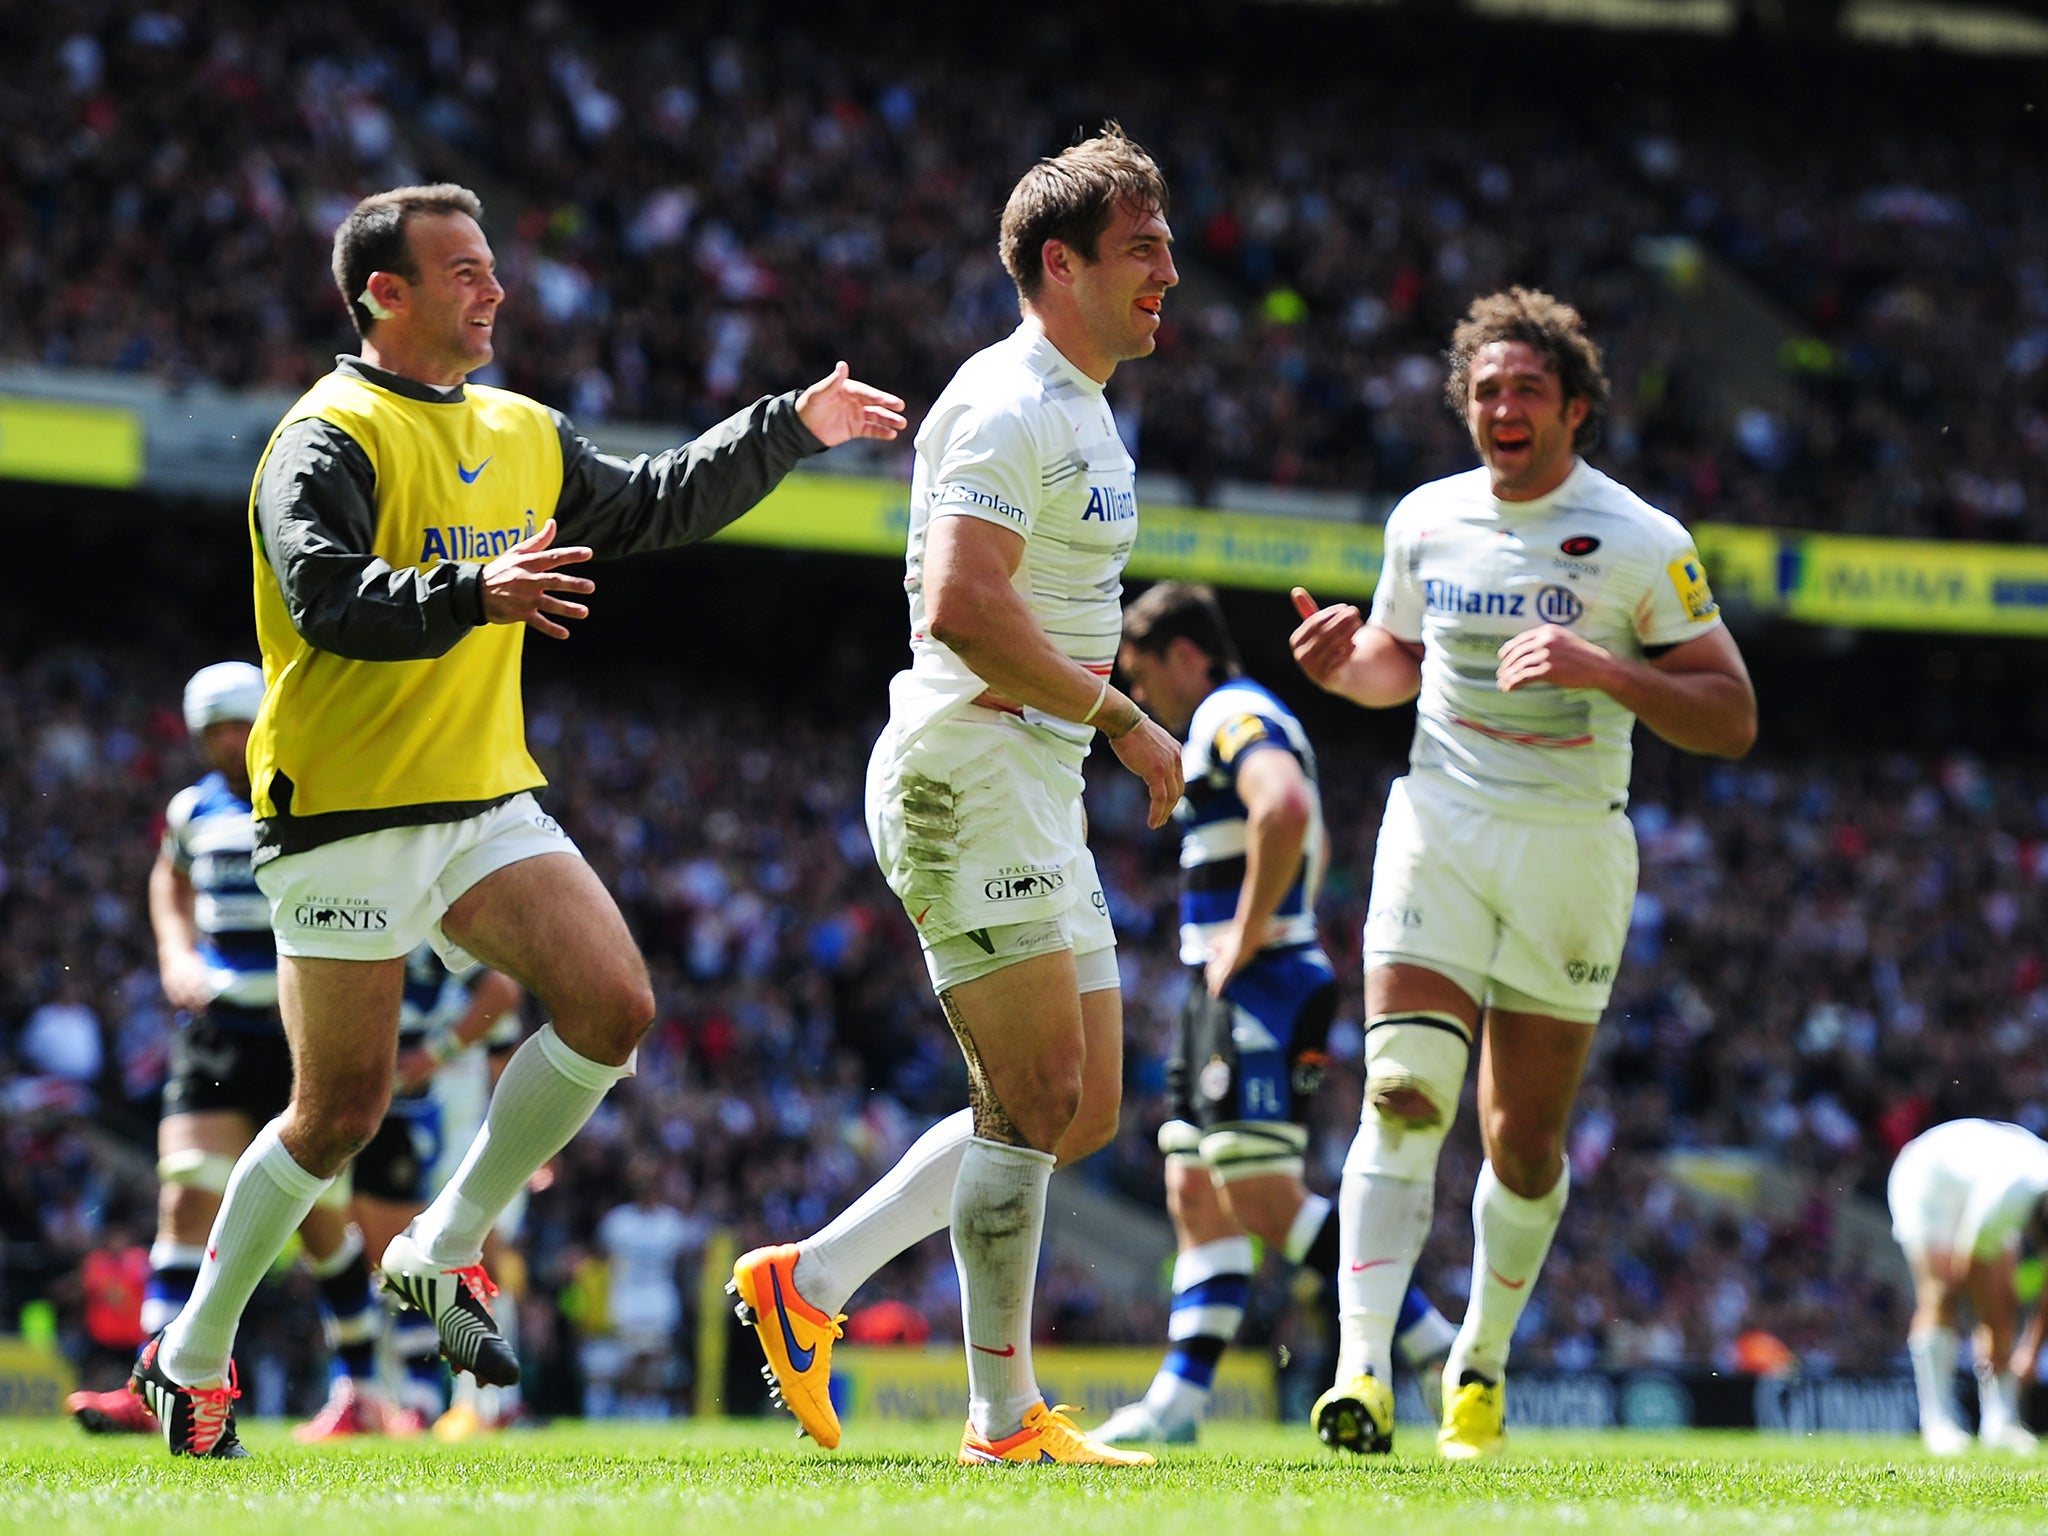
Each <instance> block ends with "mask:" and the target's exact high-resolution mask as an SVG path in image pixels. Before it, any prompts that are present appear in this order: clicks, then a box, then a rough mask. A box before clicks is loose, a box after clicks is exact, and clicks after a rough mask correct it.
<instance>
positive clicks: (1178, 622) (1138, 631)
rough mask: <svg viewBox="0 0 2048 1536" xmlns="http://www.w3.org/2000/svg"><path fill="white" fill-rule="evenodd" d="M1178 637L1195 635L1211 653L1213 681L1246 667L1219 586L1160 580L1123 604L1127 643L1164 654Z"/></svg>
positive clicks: (1197, 645) (1201, 647) (1199, 645)
mask: <svg viewBox="0 0 2048 1536" xmlns="http://www.w3.org/2000/svg"><path fill="white" fill-rule="evenodd" d="M1176 640H1191V641H1193V642H1194V646H1195V649H1196V650H1198V651H1200V652H1201V653H1202V654H1203V655H1204V656H1206V657H1208V658H1209V679H1210V681H1211V682H1215V683H1222V682H1224V681H1226V680H1228V679H1230V678H1233V677H1235V676H1237V674H1238V673H1239V672H1241V671H1243V670H1244V668H1243V666H1242V665H1241V664H1240V663H1239V661H1238V659H1237V642H1236V641H1235V640H1233V639H1231V638H1230V626H1229V625H1228V624H1226V623H1225V622H1224V620H1223V605H1222V604H1221V603H1219V602H1217V601H1216V592H1215V589H1214V588H1211V587H1205V586H1202V585H1201V584H1200V583H1197V582H1190V581H1161V582H1155V583H1154V584H1153V585H1152V586H1149V587H1147V588H1146V589H1145V590H1144V592H1143V593H1142V594H1140V595H1139V597H1138V600H1137V601H1136V602H1134V603H1132V604H1131V606H1130V607H1128V608H1126V609H1125V610H1124V644H1125V645H1128V646H1130V647H1131V648H1132V649H1133V650H1137V651H1143V652H1144V653H1145V654H1146V655H1147V656H1164V655H1165V654H1166V648H1167V647H1168V646H1170V645H1172V644H1173V642H1174V641H1176Z"/></svg>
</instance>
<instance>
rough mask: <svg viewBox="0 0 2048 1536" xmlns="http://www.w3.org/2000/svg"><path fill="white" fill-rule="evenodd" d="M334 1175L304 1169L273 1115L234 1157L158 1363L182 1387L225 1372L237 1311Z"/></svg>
mask: <svg viewBox="0 0 2048 1536" xmlns="http://www.w3.org/2000/svg"><path fill="white" fill-rule="evenodd" d="M333 1182H334V1181H333V1180H332V1179H323V1178H319V1177H316V1176H315V1175H313V1174H310V1173H308V1172H306V1170H305V1169H303V1168H301V1167H300V1166H299V1165H298V1162H297V1161H296V1160H295V1159H294V1158H293V1157H292V1155H291V1153H289V1152H287V1151H286V1150H285V1148H284V1143H283V1142H282V1141H280V1140H278V1136H277V1121H275V1120H273V1121H271V1122H270V1123H269V1124H268V1125H266V1126H264V1127H263V1129H262V1130H260V1131H258V1132H257V1133H256V1139H255V1140H254V1141H252V1142H250V1143H249V1147H248V1150H247V1151H245V1152H243V1154H242V1155H241V1157H239V1158H238V1159H236V1161H235V1170H234V1172H233V1173H231V1174H229V1175H228V1187H227V1189H226V1191H225V1192H224V1193H223V1194H222V1195H221V1197H220V1213H219V1214H218V1215H216V1216H215V1217H214V1218H213V1231H212V1232H211V1233H210V1234H208V1236H207V1239H206V1256H205V1258H204V1259H202V1260H201V1261H200V1265H199V1279H198V1281H197V1282H196V1283H195V1284H194V1285H193V1287H192V1299H191V1300H190V1301H188V1302H186V1303H185V1308H184V1310H183V1311H181V1312H180V1313H179V1314H178V1315H177V1316H176V1317H175V1318H173V1319H172V1320H171V1323H170V1327H169V1328H168V1330H167V1331H166V1332H165V1334H164V1342H163V1348H162V1351H161V1352H160V1353H159V1355H158V1357H157V1358H158V1361H159V1363H161V1364H162V1366H163V1368H164V1372H165V1374H166V1375H168V1376H169V1377H170V1378H171V1380H173V1381H175V1382H177V1383H178V1384H179V1385H180V1386H185V1387H193V1386H203V1385H205V1384H206V1383H208V1382H212V1381H218V1380H219V1379H220V1378H221V1377H223V1376H225V1375H227V1372H228V1358H229V1356H231V1355H232V1354H233V1353H234V1350H235V1330H236V1328H237V1327H239V1326H240V1324H241V1321H242V1309H243V1308H244V1307H246V1306H248V1304H249V1298H250V1296H252V1295H254V1294H255V1291H256V1286H257V1283H258V1282H259V1281H261V1280H262V1278H263V1277H264V1275H266V1274H267V1273H269V1271H270V1266H271V1264H272V1263H273V1262H274V1261H275V1260H276V1258H277V1256H278V1254H279V1253H280V1252H282V1251H283V1249H284V1245H285V1242H286V1240H287V1239H288V1238H290V1237H291V1235H292V1233H294V1232H296V1231H297V1230H298V1226H299V1223H300V1222H302V1221H304V1220H305V1219H306V1212H308V1211H310V1210H312V1209H313V1202H314V1201H315V1200H317V1199H319V1198H320V1196H321V1195H322V1194H323V1193H324V1192H325V1191H326V1189H327V1186H328V1185H330V1184H332V1183H333Z"/></svg>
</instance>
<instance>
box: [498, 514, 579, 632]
mask: <svg viewBox="0 0 2048 1536" xmlns="http://www.w3.org/2000/svg"><path fill="white" fill-rule="evenodd" d="M554 542H555V520H554V519H553V518H552V517H551V518H549V519H548V520H547V521H546V522H545V523H542V524H541V525H540V527H538V528H536V529H535V530H534V531H533V532H532V533H530V534H528V535H527V536H526V537H525V538H523V539H521V540H520V541H519V542H518V543H517V544H514V545H513V546H512V547H511V548H510V549H508V550H506V551H505V553H503V554H502V555H500V556H498V558H497V559H495V560H493V561H492V562H491V563H490V564H489V565H487V566H485V567H484V622H485V623H488V624H524V625H526V626H527V627H528V628H529V629H537V630H539V631H540V632H541V633H542V634H544V635H546V636H548V637H549V638H551V639H555V640H566V639H568V638H569V631H568V630H566V629H564V628H563V627H562V626H561V625H559V624H557V623H556V622H555V621H554V620H553V619H552V618H550V617H548V615H550V614H559V615H560V616H561V617H562V618H565V619H587V618H589V617H590V610H589V609H588V608H587V607H585V606H584V605H583V604H582V603H578V602H572V601H571V600H570V599H568V598H566V597H557V596H555V594H556V593H557V592H580V593H582V594H584V595H585V596H588V595H589V594H590V593H592V592H595V591H596V590H597V583H596V582H594V581H592V580H591V579H590V578H589V577H588V576H569V575H564V574H563V573H562V570H561V567H562V566H565V565H578V564H581V563H582V562H583V561H585V560H588V559H589V558H590V556H591V553H592V552H591V549H590V547H589V546H588V545H587V544H565V545H563V546H562V547H561V548H560V549H556V548H554V547H553V546H554Z"/></svg>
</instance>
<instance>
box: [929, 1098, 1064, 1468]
mask: <svg viewBox="0 0 2048 1536" xmlns="http://www.w3.org/2000/svg"><path fill="white" fill-rule="evenodd" d="M1052 1168H1053V1156H1052V1154H1051V1153H1050V1152H1036V1151H1033V1150H1032V1149H1031V1148H1029V1147H1011V1146H1005V1145H1004V1144H1003V1143H1001V1142H998V1141H986V1140H984V1139H983V1138H981V1137H979V1136H975V1137H972V1138H970V1139H969V1141H968V1143H967V1149H966V1151H965V1152H964V1153H963V1154H962V1156H961V1158H960V1177H959V1179H958V1181H957V1182H956V1183H955V1184H954V1186H953V1209H952V1222H953V1264H954V1267H955V1268H956V1269H957V1270H958V1271H959V1274H960V1315H961V1319H962V1321H963V1322H964V1324H965V1332H966V1344H967V1418H968V1421H969V1422H970V1423H972V1424H973V1425H974V1427H975V1429H976V1430H977V1431H979V1432H980V1433H981V1434H983V1435H985V1436H987V1437H988V1438H989V1439H991V1440H999V1439H1001V1438H1003V1437H1004V1436H1005V1435H1013V1434H1015V1433H1016V1432H1017V1431H1018V1430H1019V1429H1022V1428H1023V1427H1024V1414H1025V1411H1026V1410H1027V1409H1029V1408H1030V1407H1031V1405H1032V1404H1034V1403H1037V1402H1041V1401H1043V1399H1042V1398H1041V1397H1040V1395H1039V1391H1038V1378H1037V1376H1036V1375H1035V1374H1034V1373H1033V1371H1032V1368H1031V1298H1032V1292H1033V1290H1034V1288H1035V1287H1036V1285H1037V1281H1038V1245H1039V1241H1040V1239H1041V1238H1042V1237H1043V1236H1044V1233H1045V1188H1046V1184H1047V1182H1048V1181H1049V1180H1050V1179H1051V1178H1052Z"/></svg>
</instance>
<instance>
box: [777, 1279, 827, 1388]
mask: <svg viewBox="0 0 2048 1536" xmlns="http://www.w3.org/2000/svg"><path fill="white" fill-rule="evenodd" d="M768 1284H769V1285H770V1286H771V1287H773V1289H774V1291H775V1320H776V1321H777V1322H779V1323H781V1324H782V1347H783V1348H784V1349H786V1350H788V1351H789V1363H790V1364H791V1365H793V1366H795V1367H796V1368H797V1370H798V1372H800V1373H801V1372H803V1371H808V1370H809V1369H810V1368H811V1361H813V1360H814V1359H816V1358H817V1355H818V1347H817V1346H816V1345H815V1344H814V1345H812V1346H811V1347H810V1348H809V1349H798V1348H797V1347H796V1334H795V1333H793V1332H792V1331H791V1330H790V1326H789V1312H788V1310H787V1309H786V1308H785V1307H784V1306H783V1305H782V1276H780V1275H778V1274H776V1273H775V1271H774V1270H772V1269H771V1270H769V1271H768Z"/></svg>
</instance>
